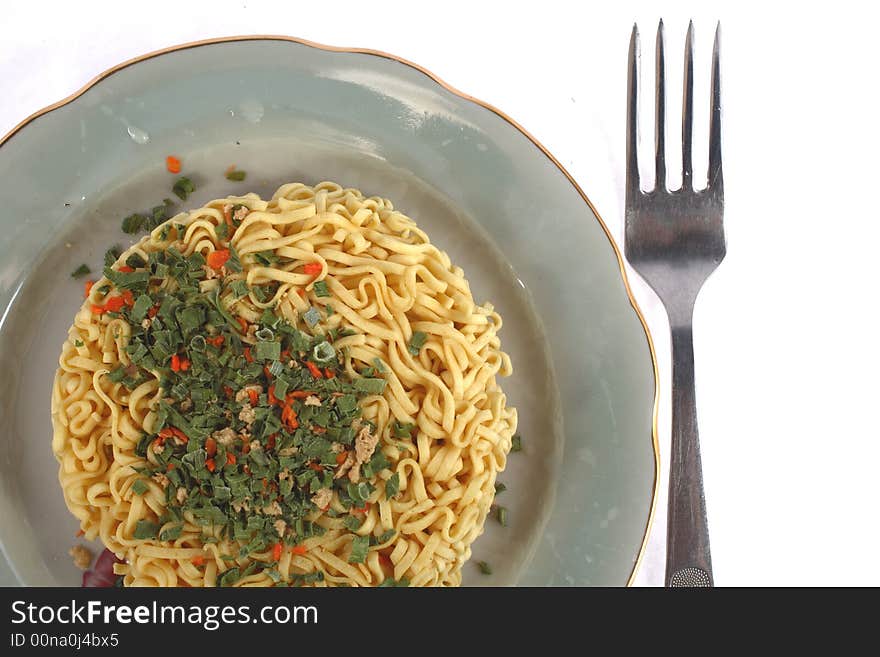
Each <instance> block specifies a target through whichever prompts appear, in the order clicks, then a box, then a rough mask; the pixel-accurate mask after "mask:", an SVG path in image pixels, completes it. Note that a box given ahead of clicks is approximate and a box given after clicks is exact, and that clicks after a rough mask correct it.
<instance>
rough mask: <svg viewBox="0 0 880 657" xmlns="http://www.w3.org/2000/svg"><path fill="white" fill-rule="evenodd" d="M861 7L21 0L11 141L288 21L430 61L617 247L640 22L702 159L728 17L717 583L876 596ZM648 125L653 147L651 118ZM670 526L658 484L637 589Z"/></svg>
mask: <svg viewBox="0 0 880 657" xmlns="http://www.w3.org/2000/svg"><path fill="white" fill-rule="evenodd" d="M867 5H868V3H858V4H856V3H852V4H849V3H845V2H836V3H833V4H827V3H822V4H821V5H816V6H818V7H821V10H817V9H811V6H813V3H802V2H801V3H791V4H790V5H783V4H782V3H779V4H776V5H771V4H770V3H768V2H762V3H760V4H758V3H755V5H751V4H749V3H745V2H739V3H735V5H734V3H729V4H728V7H731V8H722V7H721V5H720V3H717V2H708V1H704V2H699V3H697V2H692V3H687V2H672V1H668V2H617V3H601V4H599V3H597V4H596V5H595V6H591V5H588V4H587V3H560V2H552V1H548V0H542V1H541V2H529V3H525V2H523V3H519V2H506V3H498V4H495V3H479V2H475V1H470V2H463V3H457V2H449V1H446V2H435V3H419V2H412V1H411V0H410V1H408V2H364V1H360V2H314V1H313V2H308V3H299V2H278V3H275V2H268V1H264V2H257V1H253V0H251V1H239V2H226V1H221V0H214V1H212V2H204V3H202V2H192V3H184V2H181V1H179V0H178V1H176V2H165V1H157V0H152V1H150V2H136V3H122V2H118V1H116V2H70V3H56V2H52V3H48V2H38V1H34V0H29V1H28V2H16V3H9V4H8V5H6V6H4V8H3V14H4V21H3V23H4V29H3V36H2V38H0V84H2V86H0V91H2V96H0V97H2V102H0V135H2V134H5V133H6V132H8V131H9V130H11V129H12V128H13V127H14V126H15V125H16V124H17V123H18V122H19V121H20V120H21V119H23V118H24V117H25V116H27V115H29V114H31V113H32V112H34V111H36V110H39V109H40V108H42V107H44V106H46V105H48V104H50V103H53V102H55V101H57V100H59V99H60V98H62V97H64V96H67V95H68V94H70V93H72V92H74V91H75V90H77V89H78V88H79V87H81V86H82V85H83V84H85V83H86V82H87V81H88V80H90V79H91V78H92V77H94V76H95V75H97V74H98V73H100V72H101V71H103V70H105V69H107V68H109V67H111V66H113V65H115V64H117V63H118V62H120V61H122V60H125V59H128V58H131V57H134V56H137V55H141V54H143V53H145V52H148V51H151V50H155V49H159V48H163V47H166V46H170V45H174V44H177V43H180V42H185V41H192V40H196V39H202V38H207V37H215V36H223V35H237V34H288V35H292V36H297V37H302V38H306V39H310V40H314V41H318V42H321V43H325V44H330V45H336V46H353V47H365V48H374V49H379V50H384V51H386V52H389V53H392V54H395V55H398V56H401V57H404V58H406V59H409V60H412V61H414V62H417V63H419V64H421V65H422V66H424V67H426V68H427V69H429V70H431V71H433V72H434V73H435V74H437V75H438V76H440V77H441V78H442V79H444V80H445V81H447V82H448V83H450V84H451V85H453V86H454V87H456V88H458V89H460V90H462V91H464V92H466V93H469V94H471V95H473V96H476V97H477V98H480V99H482V100H484V101H486V102H488V103H491V104H493V105H495V106H496V107H498V108H500V109H502V110H503V111H504V112H506V113H507V114H508V115H510V116H511V117H513V118H514V119H516V120H517V121H518V122H520V123H521V124H522V125H523V126H524V127H525V128H526V129H527V130H529V131H530V132H531V133H532V134H533V135H534V136H535V137H536V138H537V139H538V140H539V141H541V142H542V143H543V144H544V145H545V146H546V147H547V148H548V149H549V150H550V151H551V152H552V153H554V154H555V155H556V157H557V158H558V159H559V160H560V161H561V162H562V163H563V164H564V166H565V167H566V168H568V170H569V171H570V172H571V173H572V175H573V176H574V177H575V179H576V180H577V181H578V182H579V183H580V185H581V186H582V187H583V188H584V190H585V191H586V192H587V194H588V195H589V196H590V198H591V200H592V201H593V203H594V204H595V205H596V207H597V208H598V210H599V213H600V214H601V215H602V216H603V218H604V219H605V221H606V223H607V224H608V225H609V227H610V228H611V230H612V232H613V234H614V235H615V237H616V238H617V241H618V243H620V244H622V237H623V236H622V208H623V182H624V178H623V176H624V164H623V162H624V159H623V158H624V107H625V71H626V52H627V45H628V40H629V35H630V30H631V28H632V24H633V22H634V21H638V23H639V26H640V28H641V31H642V45H643V51H644V55H643V60H642V61H643V82H644V83H645V84H646V85H648V87H650V85H651V84H652V80H653V77H652V74H651V70H652V66H653V62H652V59H653V54H652V53H653V32H654V29H655V27H656V24H657V20H658V18H659V17H660V15H659V14H658V11H661V10H662V12H663V13H662V17H663V18H664V20H665V23H666V29H667V48H668V50H667V62H668V71H669V73H668V75H669V90H670V94H669V97H670V100H671V102H670V105H669V109H668V116H669V138H668V141H669V142H670V143H672V144H675V143H676V140H677V138H678V133H677V122H678V119H677V116H678V113H679V111H680V85H681V81H680V70H681V52H682V47H683V42H684V33H685V29H686V27H687V21H688V18H693V19H694V22H695V27H696V34H697V54H696V64H695V76H696V80H697V82H696V93H697V96H696V98H697V99H698V100H697V103H696V106H697V109H698V110H699V111H700V114H699V116H698V117H697V121H696V126H695V141H696V142H697V143H698V145H699V146H700V150H698V152H697V157H698V158H699V157H700V156H701V155H702V158H705V153H706V148H705V144H704V141H705V135H706V129H707V117H706V114H707V112H708V82H707V81H708V72H709V55H710V50H711V38H712V33H713V30H714V27H715V21H716V20H717V19H720V20H721V22H722V30H723V47H722V53H723V54H722V71H723V105H724V126H723V133H724V169H725V195H726V202H727V205H726V208H725V224H726V229H727V239H728V255H727V259H726V260H725V261H724V262H723V263H722V266H721V267H720V268H719V269H718V271H717V272H716V274H715V275H714V276H713V277H712V278H711V279H710V280H709V282H708V283H707V285H706V286H705V287H704V288H703V293H702V295H701V297H700V299H699V301H698V306H697V310H696V318H695V350H696V361H697V364H696V367H697V381H698V383H697V394H698V408H699V420H700V432H701V439H702V448H703V465H704V475H705V478H706V496H707V504H708V512H709V521H710V531H711V535H712V552H713V560H714V569H715V579H716V583H717V584H718V585H726V586H737V585H774V586H775V585H864V584H870V585H875V586H876V585H880V567H878V561H877V560H876V559H875V558H874V554H873V553H874V550H875V549H876V547H877V539H878V534H880V530H878V522H877V516H878V514H877V501H878V492H877V490H878V487H880V477H878V465H880V442H878V438H880V435H878V434H880V431H878V422H877V412H878V406H880V403H878V399H877V392H878V386H877V373H878V365H880V356H878V346H877V339H876V338H877V333H878V329H877V326H876V325H875V323H874V316H875V310H874V308H875V300H876V296H877V292H876V286H875V281H876V279H877V265H876V262H875V257H874V254H875V251H876V249H877V246H878V238H880V216H878V215H880V213H878V209H877V198H876V197H877V195H876V194H875V193H874V192H875V189H876V184H877V182H876V181H877V175H876V173H875V168H876V159H874V156H875V154H876V153H877V152H878V148H880V138H878V129H877V127H878V125H880V123H878V120H877V119H878V106H877V104H876V97H877V88H878V78H877V74H876V62H877V58H878V50H877V47H876V41H877V27H878V22H877V18H878V16H877V14H876V12H875V11H874V10H868V9H863V8H862V7H866V6H867ZM732 6H735V7H736V8H735V9H733V8H732ZM574 7H579V9H574ZM869 11H870V12H871V13H870V14H869V13H866V12H869ZM642 119H643V130H642V139H643V142H642V143H643V145H644V146H645V147H649V145H650V144H651V143H652V132H653V131H652V129H651V127H650V122H651V112H650V110H649V108H648V107H646V111H644V112H643V113H642ZM669 158H670V160H671V163H670V168H673V169H674V168H675V166H676V163H680V154H677V153H676V152H675V151H674V149H673V150H672V152H671V153H670V156H669ZM647 160H648V157H647V154H646V155H644V156H643V158H642V161H643V164H644V165H645V167H644V171H645V173H646V175H647V171H648V167H647ZM697 161H698V162H699V161H700V160H699V159H698V160H697ZM676 177H677V176H676V175H675V174H672V178H673V180H674V179H675V178H676ZM670 183H672V181H670ZM631 281H632V285H633V287H634V290H635V293H636V296H637V298H638V300H639V303H640V305H641V307H642V309H643V310H644V312H645V314H646V316H647V318H648V323H649V325H650V327H651V330H652V333H653V335H654V340H655V346H656V349H657V352H658V357H659V363H660V367H661V375H662V377H663V388H662V393H663V405H662V407H661V415H660V427H661V432H660V438H661V452H662V455H663V462H664V466H665V463H666V458H667V455H668V451H669V449H668V444H667V443H668V437H669V430H668V424H669V413H668V409H667V405H668V392H669V387H668V376H669V369H668V367H669V356H668V349H669V340H668V336H667V326H666V324H665V315H664V313H663V311H662V307H661V306H660V305H659V303H658V302H657V300H656V298H655V297H654V295H653V293H652V292H650V290H649V289H648V288H647V287H646V286H645V285H644V284H643V283H642V282H641V280H640V279H639V278H638V276H637V275H634V274H631ZM664 472H665V468H664ZM663 488H664V489H665V481H664V483H663ZM664 527H665V495H662V496H661V498H660V499H659V502H658V508H657V517H656V520H655V525H654V531H653V533H652V537H651V541H650V544H649V548H648V551H647V553H646V555H645V560H644V563H643V566H642V569H641V571H640V573H639V575H638V578H637V584H640V585H648V586H656V585H661V584H662V582H663V559H664V540H665V539H664Z"/></svg>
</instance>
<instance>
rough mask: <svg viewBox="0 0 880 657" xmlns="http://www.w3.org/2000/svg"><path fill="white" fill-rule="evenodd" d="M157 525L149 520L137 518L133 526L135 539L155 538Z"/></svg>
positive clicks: (157, 529) (157, 530)
mask: <svg viewBox="0 0 880 657" xmlns="http://www.w3.org/2000/svg"><path fill="white" fill-rule="evenodd" d="M158 532H159V525H158V524H156V523H155V522H152V521H150V520H138V521H137V525H135V528H134V537H135V538H137V539H147V538H156V534H158Z"/></svg>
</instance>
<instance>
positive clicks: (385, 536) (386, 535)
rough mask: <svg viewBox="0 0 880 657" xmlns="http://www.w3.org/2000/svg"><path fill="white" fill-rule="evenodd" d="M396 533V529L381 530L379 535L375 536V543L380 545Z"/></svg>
mask: <svg viewBox="0 0 880 657" xmlns="http://www.w3.org/2000/svg"><path fill="white" fill-rule="evenodd" d="M396 535H397V530H396V529H389V530H388V531H384V532H382V533H381V534H380V535H379V536H377V537H376V545H382V543H387V542H388V541H390V540H391V539H392V538H394V537H395V536H396Z"/></svg>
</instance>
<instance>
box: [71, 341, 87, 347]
mask: <svg viewBox="0 0 880 657" xmlns="http://www.w3.org/2000/svg"><path fill="white" fill-rule="evenodd" d="M84 345H85V342H83V341H82V340H74V341H73V346H74V347H82V346H84Z"/></svg>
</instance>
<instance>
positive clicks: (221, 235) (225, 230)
mask: <svg viewBox="0 0 880 657" xmlns="http://www.w3.org/2000/svg"><path fill="white" fill-rule="evenodd" d="M214 234H215V235H216V236H217V239H218V240H225V239H226V238H227V237H229V224H227V223H225V222H224V223H221V224H217V225H216V226H214Z"/></svg>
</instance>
